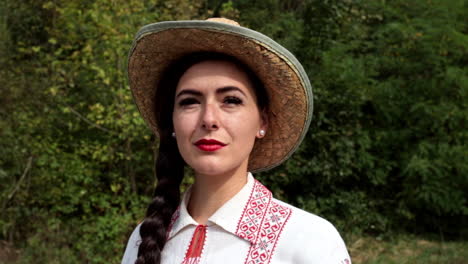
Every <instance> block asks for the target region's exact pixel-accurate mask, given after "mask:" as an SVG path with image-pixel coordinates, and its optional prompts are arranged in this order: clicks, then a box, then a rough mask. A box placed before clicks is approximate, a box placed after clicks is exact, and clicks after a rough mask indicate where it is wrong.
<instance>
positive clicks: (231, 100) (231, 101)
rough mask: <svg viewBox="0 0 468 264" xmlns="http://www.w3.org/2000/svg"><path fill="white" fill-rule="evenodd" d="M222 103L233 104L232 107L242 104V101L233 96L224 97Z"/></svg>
mask: <svg viewBox="0 0 468 264" xmlns="http://www.w3.org/2000/svg"><path fill="white" fill-rule="evenodd" d="M223 103H225V104H233V105H240V104H242V100H241V99H240V98H238V97H235V96H226V97H225V98H224V101H223Z"/></svg>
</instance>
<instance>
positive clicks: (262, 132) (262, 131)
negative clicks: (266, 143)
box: [259, 129, 265, 137]
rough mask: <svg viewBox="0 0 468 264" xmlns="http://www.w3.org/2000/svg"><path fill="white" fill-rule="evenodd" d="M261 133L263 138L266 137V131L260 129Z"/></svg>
mask: <svg viewBox="0 0 468 264" xmlns="http://www.w3.org/2000/svg"><path fill="white" fill-rule="evenodd" d="M259 133H260V136H262V137H263V136H265V130H263V129H260V131H259Z"/></svg>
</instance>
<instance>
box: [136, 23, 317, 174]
mask: <svg viewBox="0 0 468 264" xmlns="http://www.w3.org/2000/svg"><path fill="white" fill-rule="evenodd" d="M194 52H217V53H224V54H227V55H230V56H233V57H236V58H237V59H239V60H240V61H241V62H243V63H244V64H245V65H247V66H248V67H250V69H251V70H252V71H253V72H254V73H255V74H256V75H257V76H258V77H259V79H260V80H261V81H262V82H263V85H264V86H265V89H266V90H267V93H268V96H269V101H270V104H269V113H268V115H269V116H268V121H269V123H268V131H267V133H266V135H265V137H264V138H262V139H258V140H256V142H255V145H254V148H253V150H252V153H251V154H250V159H249V171H252V172H258V171H263V170H268V169H271V168H273V167H275V166H278V165H279V164H281V163H282V162H283V161H285V160H286V159H287V158H289V156H291V154H292V153H293V152H294V151H295V150H296V149H297V147H298V146H299V144H300V143H301V141H302V139H303V138H304V136H305V134H306V132H307V129H308V127H309V124H310V121H311V118H312V87H311V85H310V82H309V79H308V77H307V75H306V73H305V71H304V69H303V68H302V66H301V64H300V63H299V62H298V61H297V59H296V58H295V57H294V55H292V54H291V53H290V52H289V51H288V50H286V49H285V48H283V47H282V46H281V45H279V44H278V43H276V42H275V41H273V40H272V39H270V38H269V37H267V36H265V35H263V34H261V33H259V32H256V31H253V30H250V29H248V28H245V27H241V26H239V24H238V23H237V22H235V21H232V20H228V19H224V18H212V19H208V20H201V21H200V20H195V21H166V22H160V23H154V24H149V25H146V26H144V27H143V28H141V29H140V30H139V31H138V33H137V35H136V37H135V40H134V42H133V46H132V48H131V50H130V54H129V58H128V77H129V81H130V88H131V90H132V93H133V97H134V99H135V102H136V104H137V106H138V109H139V111H140V113H141V115H142V116H143V118H144V120H145V121H146V123H147V124H148V126H149V127H150V128H151V129H152V130H153V131H154V133H156V135H158V125H157V124H156V120H155V113H154V109H155V105H154V103H155V100H154V98H155V93H156V89H158V87H156V86H157V83H158V80H159V79H160V75H161V74H162V72H164V70H165V68H166V67H167V66H168V65H170V64H171V62H173V61H175V60H177V59H179V58H181V57H183V56H186V55H188V54H191V53H194Z"/></svg>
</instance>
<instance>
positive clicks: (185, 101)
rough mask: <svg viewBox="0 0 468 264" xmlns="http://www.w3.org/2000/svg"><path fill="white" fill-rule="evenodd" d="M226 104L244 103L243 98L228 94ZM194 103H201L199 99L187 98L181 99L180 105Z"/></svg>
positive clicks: (225, 99) (224, 101)
mask: <svg viewBox="0 0 468 264" xmlns="http://www.w3.org/2000/svg"><path fill="white" fill-rule="evenodd" d="M223 103H224V104H233V105H240V104H242V99H240V98H238V97H235V96H226V97H225V98H224V100H223ZM193 104H199V101H198V100H197V99H195V98H185V99H182V100H180V102H179V106H189V105H193Z"/></svg>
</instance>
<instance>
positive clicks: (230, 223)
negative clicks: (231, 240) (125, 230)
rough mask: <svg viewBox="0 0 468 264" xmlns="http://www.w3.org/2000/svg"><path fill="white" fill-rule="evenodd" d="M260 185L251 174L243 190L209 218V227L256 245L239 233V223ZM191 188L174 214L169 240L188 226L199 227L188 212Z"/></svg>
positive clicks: (252, 240) (253, 241) (253, 240)
mask: <svg viewBox="0 0 468 264" xmlns="http://www.w3.org/2000/svg"><path fill="white" fill-rule="evenodd" d="M257 184H260V183H259V182H258V181H256V180H255V179H254V178H253V176H252V174H251V173H250V172H249V173H248V176H247V183H246V184H245V185H244V187H242V189H241V190H240V191H239V192H238V193H237V194H236V195H234V196H233V197H232V198H231V199H230V200H229V201H227V202H226V203H225V204H224V205H223V206H221V208H219V209H218V210H217V211H216V212H215V213H214V214H213V215H212V216H211V217H209V218H208V223H207V225H208V226H210V225H218V226H219V227H221V228H223V229H224V230H226V231H227V232H229V233H232V234H234V235H236V236H238V237H240V238H243V239H245V240H247V241H249V242H250V243H252V244H255V243H256V241H255V239H251V238H249V237H247V236H245V235H242V234H240V233H239V231H238V230H239V223H240V221H241V219H242V216H243V213H244V211H245V210H246V208H247V204H248V203H249V200H251V198H252V196H255V192H254V189H255V188H254V185H257ZM190 193H191V188H189V189H188V190H187V191H186V192H185V194H184V195H183V198H182V201H181V204H180V206H179V208H178V209H177V211H176V212H175V213H174V215H173V218H172V223H171V225H170V227H169V233H168V237H167V238H168V240H169V239H171V238H172V237H174V236H175V235H176V234H177V233H178V232H180V231H181V230H182V229H184V228H186V227H187V226H190V225H194V226H197V225H198V223H197V222H196V221H195V220H194V219H193V218H192V217H191V216H190V214H189V213H188V211H187V205H188V202H189V198H190Z"/></svg>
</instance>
